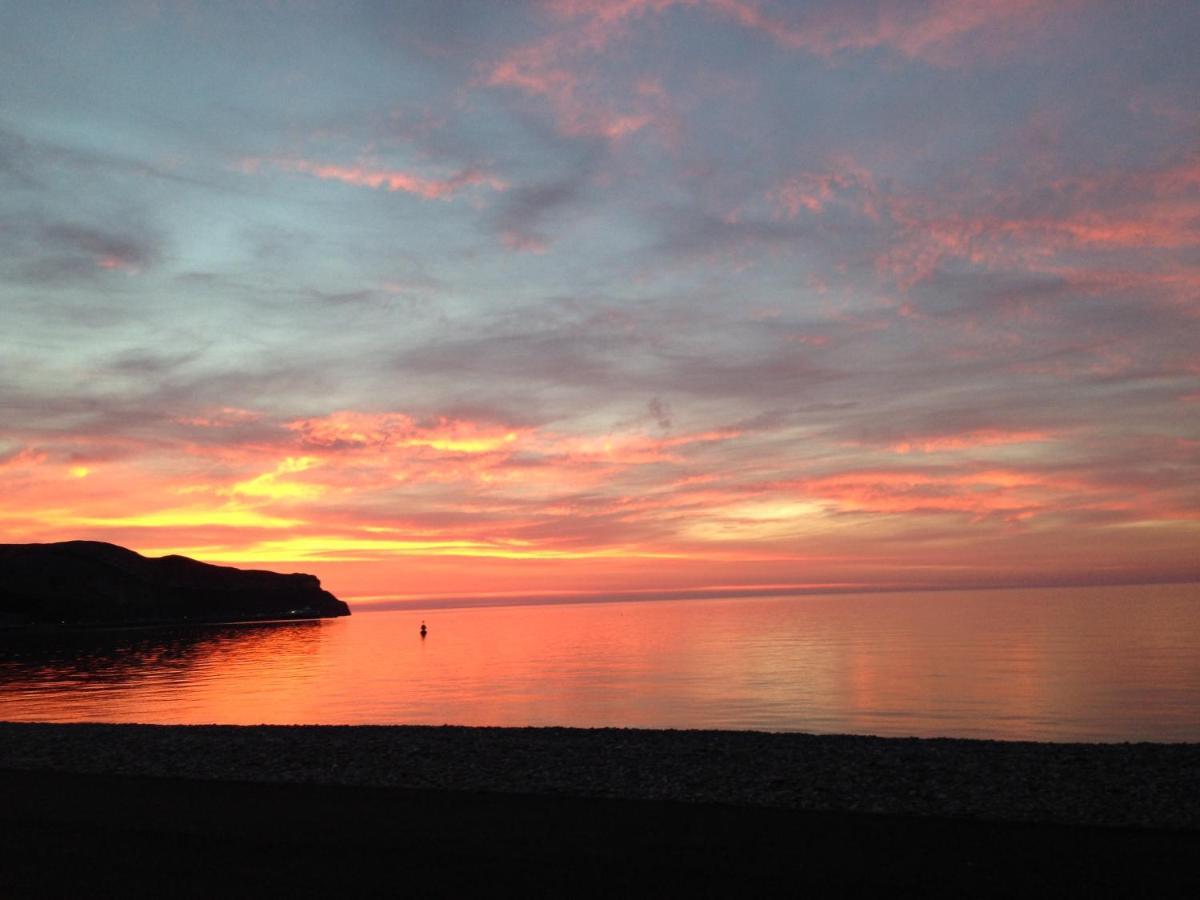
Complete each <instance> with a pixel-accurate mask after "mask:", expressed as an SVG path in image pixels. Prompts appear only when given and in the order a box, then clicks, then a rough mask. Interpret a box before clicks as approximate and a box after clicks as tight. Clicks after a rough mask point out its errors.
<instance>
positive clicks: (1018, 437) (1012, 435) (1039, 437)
mask: <svg viewBox="0 0 1200 900" xmlns="http://www.w3.org/2000/svg"><path fill="white" fill-rule="evenodd" d="M1051 439H1052V436H1051V435H1050V434H1049V433H1048V432H1044V431H1003V430H1000V429H996V428H980V429H977V430H975V431H967V432H963V433H960V434H942V435H934V436H926V437H922V438H914V439H912V440H905V441H899V442H897V443H895V444H892V447H891V449H892V450H894V451H895V452H896V453H911V452H913V451H920V452H921V453H939V452H942V451H946V450H969V449H972V448H974V447H995V446H998V445H1003V444H1028V443H1040V442H1043V441H1048V440H1051Z"/></svg>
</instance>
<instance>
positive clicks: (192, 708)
mask: <svg viewBox="0 0 1200 900" xmlns="http://www.w3.org/2000/svg"><path fill="white" fill-rule="evenodd" d="M423 618H424V619H425V620H427V621H428V624H429V636H428V638H426V639H422V638H421V636H420V634H419V630H418V629H419V627H420V623H421V620H422V619H423ZM64 637H65V638H66V640H65V642H64V641H63V640H62V639H60V638H57V637H56V638H55V639H53V640H50V639H48V638H45V637H43V638H41V639H38V640H33V641H29V640H23V641H20V642H11V641H7V640H3V639H0V644H2V645H3V646H0V718H8V719H23V720H43V721H114V722H161V723H177V722H190V723H206V722H225V723H232V724H254V723H259V722H272V723H324V724H365V723H414V724H432V725H440V724H445V723H451V724H463V725H514V726H523V725H573V726H583V727H591V726H605V725H613V726H636V727H674V728H756V729H764V730H780V731H788V730H800V731H814V732H824V733H830V732H848V733H857V734H884V735H919V736H939V735H947V736H963V737H991V738H1007V739H1031V740H1117V741H1119V740H1192V741H1194V740H1200V590H1198V589H1197V587H1196V586H1174V587H1172V586H1164V587H1135V588H1102V589H1094V588H1088V589H1071V590H1026V591H977V592H961V593H949V592H947V593H930V594H876V595H857V596H848V595H847V596H837V597H796V598H769V599H737V600H711V601H677V602H660V603H612V604H594V605H577V606H551V607H547V606H541V607H510V608H490V609H457V610H455V609H440V610H425V611H420V610H414V611H411V612H380V613H364V612H359V613H358V614H356V615H355V616H353V617H352V618H350V619H348V620H346V619H342V620H336V621H326V622H320V623H316V622H310V623H285V624H277V625H254V626H225V627H207V628H187V629H177V630H153V631H149V630H146V631H124V632H100V633H88V634H80V633H76V634H74V635H69V636H64Z"/></svg>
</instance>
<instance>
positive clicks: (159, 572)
mask: <svg viewBox="0 0 1200 900" xmlns="http://www.w3.org/2000/svg"><path fill="white" fill-rule="evenodd" d="M348 615H350V608H349V607H348V606H347V605H346V604H345V603H343V602H342V601H341V600H338V599H337V598H336V597H334V596H333V594H331V593H329V592H328V591H325V590H322V589H321V583H320V581H318V580H317V578H316V577H315V576H312V575H299V574H293V575H281V574H279V573H276V572H261V571H252V570H245V569H235V568H231V567H229V566H214V565H209V564H208V563H202V562H197V561H196V560H194V559H189V558H188V557H186V556H163V557H160V558H149V557H145V556H142V555H141V554H139V553H135V552H134V551H132V550H127V549H125V548H124V547H118V546H116V545H115V544H105V543H100V542H98V541H65V542H63V543H58V544H0V625H7V626H23V625H142V624H167V623H181V622H243V621H261V620H264V619H315V618H328V617H333V616H348Z"/></svg>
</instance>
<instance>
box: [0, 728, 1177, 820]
mask: <svg viewBox="0 0 1200 900" xmlns="http://www.w3.org/2000/svg"><path fill="white" fill-rule="evenodd" d="M0 768H3V769H10V770H37V771H59V772H72V773H89V774H123V775H147V776H155V777H173V778H193V779H217V780H225V781H245V782H303V783H311V784H341V785H356V786H368V787H402V788H405V787H407V788H434V789H441V790H447V789H448V790H463V791H496V792H507V793H523V794H557V795H568V796H585V797H611V798H621V799H657V800H678V801H691V802H696V801H702V802H716V803H727V804H735V805H746V806H766V807H779V808H787V809H805V810H833V811H841V812H880V813H895V814H915V815H923V816H948V817H965V818H974V819H990V820H1000V821H1029V822H1057V823H1064V824H1080V825H1085V824H1086V825H1132V826H1144V827H1158V828H1182V829H1190V830H1200V744H1148V743H1143V744H1048V743H1026V742H1001V741H978V740H957V739H936V740H928V739H916V738H911V739H897V738H878V737H859V736H853V735H836V736H825V735H808V734H771V733H763V732H738V731H657V730H640V729H611V728H602V729H575V728H465V727H454V726H445V727H427V726H391V725H380V726H374V725H369V726H324V725H304V726H275V725H271V726H267V725H263V726H226V725H204V726H196V725H191V726H162V725H92V724H74V725H49V724H26V723H0Z"/></svg>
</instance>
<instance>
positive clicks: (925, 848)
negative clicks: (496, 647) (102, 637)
mask: <svg viewBox="0 0 1200 900" xmlns="http://www.w3.org/2000/svg"><path fill="white" fill-rule="evenodd" d="M0 796H3V797H4V800H5V802H4V803H3V804H0V808H2V812H0V821H3V822H4V828H5V833H6V840H5V841H3V842H0V846H2V850H0V853H2V855H3V856H2V858H0V873H3V874H0V893H3V895H4V896H62V895H65V894H78V893H81V892H82V893H87V894H91V895H97V894H100V895H106V894H121V895H141V896H150V895H159V896H162V895H165V894H171V895H173V896H211V895H213V893H214V892H218V893H221V894H223V895H226V896H228V895H231V894H235V895H236V894H240V895H259V896H261V895H263V894H272V893H282V892H287V893H289V894H292V895H297V894H299V895H308V896H316V895H329V894H341V895H363V894H372V893H388V894H393V893H402V892H410V891H415V892H417V893H420V894H456V893H459V894H460V893H462V892H464V891H465V892H469V893H481V892H484V891H486V892H488V893H497V892H499V893H501V894H507V893H534V894H539V893H540V894H557V895H564V894H566V895H572V896H579V895H591V896H596V895H600V894H611V893H614V892H620V893H639V894H663V893H667V894H672V893H676V894H678V893H683V892H688V893H700V894H708V895H715V894H718V893H720V894H728V893H730V892H737V893H743V894H744V893H747V892H749V893H760V894H761V893H770V892H773V891H782V890H786V891H787V892H789V893H792V892H795V891H796V890H797V889H799V888H803V887H811V888H818V889H825V890H834V889H838V890H841V889H845V888H861V889H867V890H872V891H879V892H882V891H888V892H894V891H901V892H917V891H920V892H922V893H925V892H928V891H931V890H936V891H955V892H963V891H969V892H971V893H972V894H978V893H1009V892H1012V891H1016V890H1021V889H1025V888H1033V887H1035V886H1041V887H1046V886H1051V887H1054V888H1055V889H1056V890H1058V891H1061V892H1066V893H1090V894H1113V893H1135V892H1136V893H1141V892H1146V891H1153V892H1155V893H1156V894H1159V895H1162V894H1186V893H1189V892H1192V891H1194V890H1195V889H1196V888H1197V887H1200V863H1198V862H1197V860H1200V745H1195V744H1117V745H1104V744H1090V745H1089V744H1025V743H1000V742H991V741H961V740H935V741H919V740H896V739H880V738H863V737H854V736H833V737H819V736H812V735H780V734H762V733H746V732H693V731H674V732H672V731H665V732H663V731H634V730H623V729H594V730H590V729H491V728H487V729H474V728H457V727H454V728H420V727H405V726H365V727H334V726H309V727H302V726H296V727H291V726H288V727H266V726H263V727H250V728H237V727H230V726H203V727H196V726H187V727H168V726H109V725H24V724H12V723H0Z"/></svg>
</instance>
